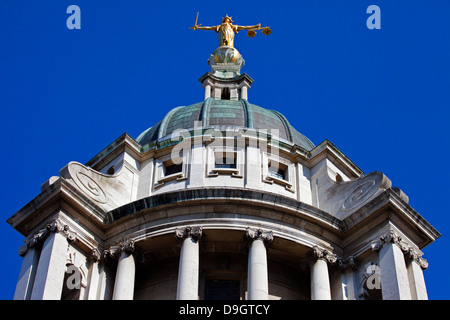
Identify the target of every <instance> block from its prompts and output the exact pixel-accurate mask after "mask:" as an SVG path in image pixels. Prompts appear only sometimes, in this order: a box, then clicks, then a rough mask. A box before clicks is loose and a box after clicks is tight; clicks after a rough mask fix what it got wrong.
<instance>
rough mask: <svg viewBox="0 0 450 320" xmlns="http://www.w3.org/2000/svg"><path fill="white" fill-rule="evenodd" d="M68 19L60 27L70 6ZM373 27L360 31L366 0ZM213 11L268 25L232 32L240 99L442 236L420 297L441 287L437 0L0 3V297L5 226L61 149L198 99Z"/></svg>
mask: <svg viewBox="0 0 450 320" xmlns="http://www.w3.org/2000/svg"><path fill="white" fill-rule="evenodd" d="M72 4H75V5H78V6H79V7H80V8H81V30H69V29H68V28H67V27H66V20H67V18H68V17H69V14H67V13H66V9H67V7H68V6H69V5H72ZM373 4H374V5H378V6H379V7H380V9H381V29H380V30H369V29H368V28H367V27H366V20H367V18H368V17H369V14H367V13H366V9H367V7H368V6H369V5H373ZM197 11H199V12H200V14H199V23H201V24H202V25H217V24H219V23H220V21H221V17H223V16H225V14H228V15H230V16H232V17H233V20H234V21H235V22H236V23H237V24H241V25H253V24H256V23H259V22H260V23H261V24H262V25H263V26H266V25H268V26H270V27H271V29H272V34H271V35H270V36H263V35H262V34H260V33H259V34H258V35H257V36H256V37H254V38H251V39H250V38H248V37H247V36H246V34H245V32H241V33H239V34H238V35H237V36H236V38H235V47H236V48H237V49H238V50H239V51H240V52H241V54H242V55H243V57H244V59H245V61H246V65H245V66H244V68H243V70H242V71H243V72H246V73H248V74H249V75H250V76H251V77H252V78H253V79H254V80H255V82H254V84H253V85H252V88H251V89H250V90H249V101H250V102H251V103H254V104H257V105H260V106H263V107H265V108H269V109H275V110H278V111H280V112H281V113H283V114H284V115H285V116H286V117H287V119H288V120H289V121H290V123H291V124H292V125H293V126H294V127H295V128H296V129H297V130H298V131H300V132H302V133H303V134H305V135H306V136H307V137H309V138H310V139H311V140H312V141H313V142H314V143H315V144H316V145H318V144H319V143H320V142H322V141H323V140H325V139H329V140H330V141H331V142H332V143H333V144H335V145H336V146H337V147H338V148H339V149H340V150H341V151H342V152H343V153H344V154H345V155H347V156H348V157H349V158H350V159H351V160H352V161H353V162H355V163H356V164H357V165H358V166H359V167H360V168H361V169H362V170H363V171H364V172H365V173H370V172H372V171H382V172H383V173H384V174H385V175H387V176H388V177H389V178H390V180H391V181H392V184H393V186H397V187H400V188H401V189H402V190H403V191H404V192H405V193H406V194H407V195H408V196H409V198H410V205H411V206H412V207H413V208H414V209H415V210H416V211H418V212H419V213H420V214H421V215H422V216H423V217H424V218H425V219H426V220H427V221H429V222H430V223H431V224H432V225H433V226H434V227H435V228H436V229H438V231H440V232H441V233H442V234H443V236H442V237H441V238H440V239H438V240H437V241H436V242H435V243H433V244H431V245H430V246H428V247H426V248H425V249H424V250H423V252H424V258H425V259H427V260H428V262H429V268H428V270H426V271H425V272H424V275H425V281H426V284H427V288H428V294H429V298H430V299H449V298H450V294H449V290H448V288H449V287H450V277H448V273H447V271H448V270H447V269H448V265H449V262H450V261H449V255H448V253H447V252H448V248H449V245H450V243H449V239H448V235H449V234H450V218H449V209H448V204H447V201H448V195H449V194H450V187H449V183H448V181H449V180H450V179H449V178H450V174H449V170H448V169H447V166H448V165H447V164H448V158H449V156H450V149H449V146H448V145H447V141H448V139H449V138H450V126H449V124H448V122H449V120H450V117H449V116H450V111H449V110H448V108H449V106H450V62H449V57H450V37H449V31H450V19H449V18H448V17H449V13H450V2H449V1H446V0H433V1H426V0H423V1H406V0H395V1H392V0H391V1H381V0H370V1H366V0H346V1H336V0H335V1H330V0H322V1H273V0H272V1H245V2H243V1H222V2H212V1H195V2H194V1H190V2H187V1H157V2H156V1H144V0H135V1H124V0H121V1H118V0H109V1H83V0H71V1H63V0H58V1H56V0H55V1H32V0H22V1H12V0H0V41H1V47H0V48H1V50H0V110H1V113H2V117H1V122H2V124H1V126H0V130H1V131H0V134H1V137H2V156H1V157H0V164H1V168H3V173H2V183H1V186H0V188H1V192H0V196H1V198H0V199H1V204H2V206H1V210H0V216H1V219H0V220H1V221H3V222H1V221H0V237H1V238H0V241H1V244H2V247H3V250H2V263H1V264H0V299H11V298H12V297H13V294H14V289H15V284H16V281H17V278H18V274H19V270H20V265H21V260H22V259H21V258H20V257H19V255H18V253H17V250H18V248H19V247H20V246H21V245H22V240H23V236H22V235H20V234H19V233H18V232H16V231H15V230H14V229H13V228H12V227H10V226H9V225H8V224H7V223H6V219H7V218H9V217H10V216H11V215H13V214H14V213H15V212H17V211H18V210H19V209H20V208H22V207H23V206H24V205H25V204H27V203H28V202H29V201H30V200H32V199H33V198H34V197H35V196H37V195H38V194H39V192H40V185H41V184H42V183H43V182H45V181H46V180H47V179H48V178H49V177H51V176H54V175H58V173H59V170H60V169H61V168H62V167H64V166H65V165H66V164H67V163H68V162H69V161H79V162H81V163H86V162H87V161H88V160H90V159H91V158H92V157H94V156H95V155H96V154H97V153H98V152H100V151H101V150H102V149H103V148H105V147H106V146H108V145H109V144H110V143H111V142H113V141H114V140H115V139H116V138H118V137H119V136H120V135H121V134H123V133H124V132H127V133H128V134H130V135H131V136H132V137H134V138H136V137H137V136H138V135H139V134H140V133H141V132H142V131H144V130H145V129H147V128H148V127H150V126H152V125H153V124H155V123H156V122H157V121H159V120H160V119H161V118H162V117H163V116H164V115H165V114H166V113H167V112H168V111H169V110H170V109H172V108H174V107H177V106H180V105H189V104H192V103H195V102H199V101H201V100H202V99H203V90H202V88H201V85H200V83H199V82H198V78H199V77H201V76H202V75H203V74H204V73H206V72H207V71H209V67H208V65H207V59H208V57H209V55H210V54H211V53H212V52H213V51H214V49H215V48H216V47H217V43H218V40H217V35H216V34H215V33H214V32H211V31H195V32H194V31H192V30H189V29H188V28H189V27H190V26H192V25H193V23H194V21H195V16H196V13H197Z"/></svg>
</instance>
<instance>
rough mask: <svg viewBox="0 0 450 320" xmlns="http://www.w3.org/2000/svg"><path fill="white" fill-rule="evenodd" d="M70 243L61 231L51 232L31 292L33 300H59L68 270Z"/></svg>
mask: <svg viewBox="0 0 450 320" xmlns="http://www.w3.org/2000/svg"><path fill="white" fill-rule="evenodd" d="M67 249H68V243H67V239H66V237H65V236H64V235H62V234H61V233H60V232H50V234H49V235H48V237H47V239H45V242H44V244H43V246H42V250H41V255H40V258H39V264H38V267H37V270H36V276H35V280H34V285H33V292H32V294H31V299H32V300H59V299H61V292H62V288H63V282H64V275H65V271H66V258H67Z"/></svg>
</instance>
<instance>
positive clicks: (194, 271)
mask: <svg viewBox="0 0 450 320" xmlns="http://www.w3.org/2000/svg"><path fill="white" fill-rule="evenodd" d="M182 241H183V243H182V245H181V253H180V265H179V269H178V285H177V300H197V299H198V272H199V249H198V241H196V240H195V239H193V238H192V237H190V236H188V237H185V238H184V239H183V240H182Z"/></svg>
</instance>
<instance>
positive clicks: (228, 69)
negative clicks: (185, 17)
mask: <svg viewBox="0 0 450 320" xmlns="http://www.w3.org/2000/svg"><path fill="white" fill-rule="evenodd" d="M197 21H198V12H197V17H196V19H195V24H194V26H193V27H190V28H189V29H193V30H211V31H215V32H216V33H218V35H219V47H218V48H217V49H216V50H215V51H214V53H213V54H211V56H210V58H209V59H208V64H209V65H210V66H211V69H212V74H213V75H214V76H216V77H220V78H222V79H231V78H235V77H236V76H239V75H240V69H241V67H242V66H243V65H244V59H243V58H242V55H241V54H240V53H239V51H238V50H236V48H235V47H234V36H235V34H236V33H238V32H239V31H240V30H248V32H247V35H248V36H249V37H250V38H253V37H254V36H256V34H257V31H259V30H262V34H263V35H266V36H267V35H269V34H271V32H272V31H271V30H270V27H261V24H260V23H258V24H256V25H253V26H240V25H235V24H233V22H234V21H233V20H232V19H231V17H229V16H228V15H226V16H225V17H224V18H222V24H219V25H217V26H209V27H202V26H201V24H197Z"/></svg>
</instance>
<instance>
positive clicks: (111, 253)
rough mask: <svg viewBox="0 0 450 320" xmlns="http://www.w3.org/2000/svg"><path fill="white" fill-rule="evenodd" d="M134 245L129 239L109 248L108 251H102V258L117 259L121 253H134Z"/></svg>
mask: <svg viewBox="0 0 450 320" xmlns="http://www.w3.org/2000/svg"><path fill="white" fill-rule="evenodd" d="M134 243H135V241H134V240H133V239H130V240H124V241H122V242H120V243H119V244H117V245H113V246H111V247H109V249H107V250H105V251H103V258H104V259H106V258H108V257H110V258H113V259H118V258H119V257H120V255H121V254H122V252H125V253H127V254H132V253H133V252H134V251H135V246H134Z"/></svg>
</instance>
